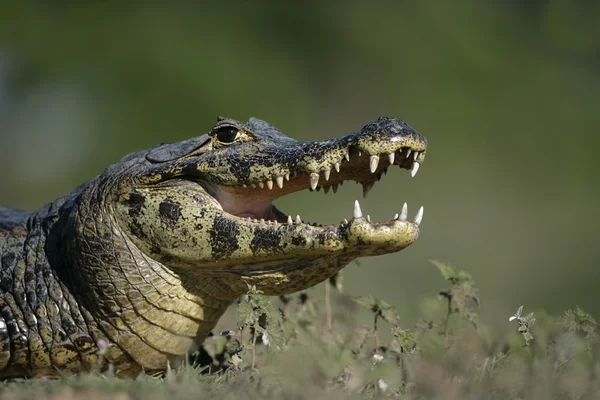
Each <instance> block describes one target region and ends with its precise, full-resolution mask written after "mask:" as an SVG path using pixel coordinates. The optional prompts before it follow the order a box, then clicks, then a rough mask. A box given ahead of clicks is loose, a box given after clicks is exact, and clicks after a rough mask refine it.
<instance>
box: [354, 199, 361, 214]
mask: <svg viewBox="0 0 600 400" xmlns="http://www.w3.org/2000/svg"><path fill="white" fill-rule="evenodd" d="M354 218H362V211H361V209H360V204H358V200H356V201H355V202H354Z"/></svg>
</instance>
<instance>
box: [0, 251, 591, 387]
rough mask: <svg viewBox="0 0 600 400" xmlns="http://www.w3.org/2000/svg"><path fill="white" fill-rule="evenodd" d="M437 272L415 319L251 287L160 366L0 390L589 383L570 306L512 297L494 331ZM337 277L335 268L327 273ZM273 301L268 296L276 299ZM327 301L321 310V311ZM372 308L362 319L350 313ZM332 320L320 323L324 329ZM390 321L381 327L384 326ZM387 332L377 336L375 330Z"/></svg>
mask: <svg viewBox="0 0 600 400" xmlns="http://www.w3.org/2000/svg"><path fill="white" fill-rule="evenodd" d="M433 263H434V265H436V266H437V267H438V268H439V270H440V272H441V274H442V276H443V277H444V278H445V279H446V281H447V282H448V284H449V285H448V287H446V288H445V289H443V290H442V291H440V292H439V294H438V296H436V297H432V298H429V299H426V300H425V301H424V303H425V304H426V306H425V307H424V308H423V309H424V310H425V311H424V312H425V315H423V319H421V320H420V321H419V322H418V323H417V324H416V325H415V326H414V327H410V328H408V327H406V326H403V324H402V322H401V321H402V318H401V316H399V315H398V312H397V311H396V310H395V308H394V307H393V306H392V305H390V304H388V303H387V302H385V301H383V300H380V299H377V298H376V297H374V296H365V297H351V296H349V295H347V294H343V293H342V292H341V290H340V289H341V286H340V284H339V282H340V281H339V280H336V279H333V280H330V281H329V282H328V283H327V284H326V286H327V287H329V286H331V288H333V289H334V290H327V293H326V296H325V298H323V297H319V296H318V295H317V293H318V292H319V291H320V289H322V287H321V286H319V287H318V288H317V289H312V290H310V291H308V292H303V293H299V294H295V295H292V296H286V297H282V298H280V299H271V300H272V301H270V300H269V299H268V298H266V297H265V296H263V295H262V293H261V292H260V291H257V290H256V289H255V288H253V287H250V288H249V289H248V293H247V295H246V296H244V297H243V298H241V299H240V301H239V303H238V305H237V315H238V327H237V330H235V331H228V332H222V333H221V334H217V335H215V336H213V337H211V338H209V339H208V340H207V342H206V343H205V346H204V349H203V350H202V351H201V352H199V353H198V354H194V355H192V356H191V357H190V360H189V361H188V362H186V363H185V364H184V365H181V366H173V367H172V368H170V369H169V370H168V371H166V372H165V373H164V374H163V375H160V376H148V375H141V376H139V377H138V378H137V379H134V380H127V379H119V378H117V377H115V376H114V371H110V372H108V373H107V374H104V375H103V374H98V373H90V374H84V375H81V376H64V377H63V378H60V379H32V380H17V381H12V382H5V383H3V384H1V385H0V397H1V398H17V399H39V398H42V396H49V397H47V398H53V399H84V398H94V399H95V398H103V397H102V396H109V397H110V398H119V399H121V398H123V399H128V398H131V399H153V398H156V399H158V398H167V397H168V398H170V399H187V398H199V397H200V398H232V399H233V398H235V399H240V398H241V399H246V398H250V399H253V398H273V399H275V398H325V397H326V398H334V399H335V398H340V399H342V398H359V397H362V398H365V397H366V398H405V399H417V398H425V399H427V398H444V399H467V398H472V399H534V398H535V399H549V398H559V399H562V398H564V399H587V398H595V396H597V395H598V394H599V391H600V381H599V380H598V378H597V376H596V375H597V372H598V371H599V370H600V359H599V357H598V356H599V355H600V352H599V348H598V333H599V331H600V326H599V325H598V323H597V322H596V321H595V320H594V318H593V317H592V316H590V315H589V314H587V313H586V312H585V311H583V310H582V309H581V308H579V307H576V308H575V309H574V310H567V311H566V312H564V313H562V314H561V315H560V316H559V317H558V318H552V317H550V316H548V315H546V314H540V315H538V313H535V317H534V313H533V312H530V313H529V314H527V315H525V316H523V315H522V313H523V307H519V309H518V310H517V311H516V313H515V314H514V315H513V316H511V317H510V318H507V320H509V322H510V323H511V325H512V326H513V328H514V330H513V331H512V332H511V331H508V332H502V331H495V330H491V329H490V328H488V327H486V326H484V325H483V324H482V323H481V322H480V321H479V318H478V311H479V293H478V289H477V286H476V285H475V282H474V281H473V279H472V278H471V276H470V275H469V274H467V273H466V272H464V271H460V270H456V269H454V268H452V267H451V266H449V265H447V264H443V263H440V262H437V261H434V262H433ZM336 278H337V277H336ZM274 304H277V305H278V306H279V308H277V307H275V305H274ZM328 310H330V312H328ZM369 313H370V314H371V318H372V321H373V323H372V325H370V326H367V325H361V324H360V323H359V319H360V318H358V316H359V315H360V314H364V315H368V314H369ZM329 326H331V329H329ZM390 333H391V334H390ZM384 336H385V337H386V338H387V339H383V337H384Z"/></svg>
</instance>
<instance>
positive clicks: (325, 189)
mask: <svg viewBox="0 0 600 400" xmlns="http://www.w3.org/2000/svg"><path fill="white" fill-rule="evenodd" d="M329 189H331V186H324V187H323V191H324V192H325V194H327V193H329Z"/></svg>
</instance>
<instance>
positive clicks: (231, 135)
mask: <svg viewBox="0 0 600 400" xmlns="http://www.w3.org/2000/svg"><path fill="white" fill-rule="evenodd" d="M215 136H216V137H217V139H218V140H219V142H221V143H231V142H233V141H234V140H235V139H237V138H238V137H239V136H240V131H238V130H237V129H236V128H234V127H232V126H224V127H222V128H219V129H217V130H216V131H215Z"/></svg>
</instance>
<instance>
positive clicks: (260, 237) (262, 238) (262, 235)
mask: <svg viewBox="0 0 600 400" xmlns="http://www.w3.org/2000/svg"><path fill="white" fill-rule="evenodd" d="M279 240H280V236H279V233H278V232H277V231H276V230H274V229H270V228H265V229H263V228H257V229H256V230H255V231H254V238H252V242H250V250H252V252H253V253H257V252H259V251H261V250H266V251H268V252H272V251H274V250H279V251H283V249H282V248H281V246H280V245H279Z"/></svg>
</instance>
